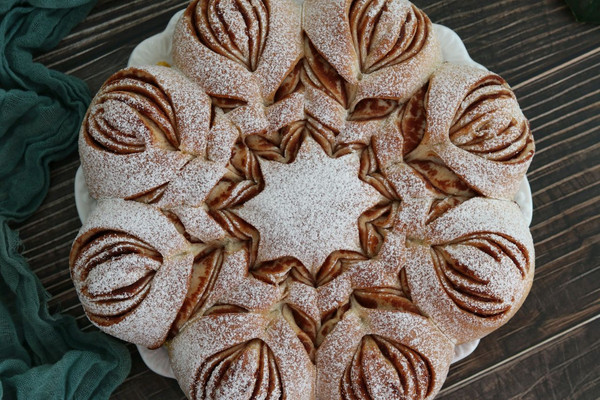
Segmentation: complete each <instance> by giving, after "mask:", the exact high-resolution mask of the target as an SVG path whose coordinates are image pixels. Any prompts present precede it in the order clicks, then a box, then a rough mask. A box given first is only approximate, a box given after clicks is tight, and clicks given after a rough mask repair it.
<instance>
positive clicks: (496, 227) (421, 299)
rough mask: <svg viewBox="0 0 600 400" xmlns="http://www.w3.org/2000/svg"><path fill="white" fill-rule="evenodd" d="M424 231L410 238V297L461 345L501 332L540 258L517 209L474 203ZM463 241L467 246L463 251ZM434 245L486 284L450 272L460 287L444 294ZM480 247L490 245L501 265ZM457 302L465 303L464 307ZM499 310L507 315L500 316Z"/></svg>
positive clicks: (502, 203)
mask: <svg viewBox="0 0 600 400" xmlns="http://www.w3.org/2000/svg"><path fill="white" fill-rule="evenodd" d="M422 205H423V206H426V204H422ZM490 216H493V218H491V217H490ZM420 232H421V233H417V234H414V233H413V234H411V239H410V240H409V242H408V245H409V251H408V255H407V257H406V260H407V261H406V264H407V266H406V272H407V277H408V284H409V286H410V292H411V297H412V299H413V301H414V302H415V304H416V305H417V306H418V307H419V309H420V310H421V311H422V312H423V313H424V314H426V315H428V316H430V317H431V318H432V319H433V321H434V323H435V324H436V325H438V326H439V327H440V329H442V331H443V332H444V333H445V334H446V335H448V336H449V337H450V338H452V339H453V340H454V341H456V342H457V343H463V342H466V341H469V340H474V339H477V338H480V337H482V336H484V335H486V334H487V333H489V332H491V331H493V330H495V329H497V328H498V327H499V326H501V325H503V324H504V323H505V322H506V321H508V319H510V317H512V315H514V313H515V312H516V311H517V310H518V308H519V307H520V305H521V304H522V302H523V301H524V299H525V297H526V295H527V293H528V292H529V288H530V286H531V280H532V278H533V272H534V257H535V256H534V249H533V241H532V239H531V234H530V233H529V230H528V228H527V225H526V223H525V222H524V220H523V217H522V215H521V213H520V211H519V209H518V206H517V205H516V204H514V203H512V202H508V201H500V200H491V199H483V198H473V199H470V200H468V201H466V202H464V203H462V204H460V205H459V206H458V207H455V208H452V209H451V210H449V211H448V212H447V213H446V214H444V215H443V216H441V217H440V218H438V219H436V220H435V221H433V222H432V223H431V224H430V225H429V226H427V227H425V228H424V229H423V228H422V229H421V230H420ZM496 236H498V237H496ZM460 241H463V242H464V243H463V244H462V245H460V246H459V245H457V243H458V242H460ZM465 241H466V242H465ZM496 243H498V244H496ZM511 243H514V244H511ZM430 245H435V246H437V247H439V248H441V249H442V250H443V251H446V252H447V253H448V254H449V255H451V256H452V257H453V258H454V259H455V260H456V261H455V262H456V263H457V265H458V267H457V268H467V269H468V270H469V271H471V273H474V274H475V276H478V277H479V278H480V279H481V281H482V282H483V283H479V284H477V282H476V281H474V280H472V279H467V278H466V277H463V275H461V274H462V273H459V274H458V276H459V277H458V278H456V277H455V276H453V275H455V273H453V272H452V271H449V272H445V274H446V275H447V276H448V277H449V278H451V279H454V280H455V281H456V280H457V279H458V281H460V282H461V285H460V286H459V287H458V289H452V288H446V289H445V288H444V286H443V285H442V282H441V281H440V277H439V276H438V274H437V273H436V269H435V268H434V260H433V258H432V250H431V248H430V247H429V246H430ZM478 245H479V246H482V245H487V246H490V248H491V249H492V251H495V252H497V254H498V255H497V257H499V261H496V260H494V259H492V258H491V257H490V255H488V254H487V253H485V252H484V251H482V250H479V249H478V248H476V247H474V246H478ZM467 246H468V248H467ZM509 252H510V253H509ZM511 257H512V258H511ZM513 259H514V260H515V261H516V262H517V263H518V264H517V265H516V264H515V262H513ZM461 266H462V267H461ZM521 271H524V273H525V276H522V275H521ZM448 274H450V275H448ZM469 281H470V282H469ZM474 288H475V289H476V291H475V293H479V295H475V296H470V295H469V289H471V290H472V289H474ZM481 296H491V298H493V299H494V298H495V299H498V300H499V301H494V302H490V303H486V302H485V301H481V300H480V297H481ZM454 299H457V300H454ZM456 301H460V302H461V303H464V304H463V305H461V306H460V307H459V305H458V304H457V303H456ZM469 310H473V311H469ZM494 310H505V311H504V312H503V313H495V312H494ZM474 311H477V313H478V314H481V313H486V312H493V313H494V314H498V316H496V317H494V318H482V317H480V316H478V314H475V313H474Z"/></svg>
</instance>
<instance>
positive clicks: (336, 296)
mask: <svg viewBox="0 0 600 400" xmlns="http://www.w3.org/2000/svg"><path fill="white" fill-rule="evenodd" d="M404 242H405V237H404V235H402V234H397V233H395V232H390V233H388V235H387V237H386V241H385V242H384V244H383V246H382V248H381V251H380V253H379V254H378V255H377V257H375V258H372V259H370V260H366V261H361V262H357V263H354V264H351V265H350V266H349V267H348V269H347V270H346V271H344V272H343V273H342V274H340V275H339V276H337V277H336V278H335V279H333V280H332V281H331V282H328V283H327V284H325V285H322V286H319V287H318V288H317V295H318V305H319V310H320V312H321V315H325V314H327V313H329V312H331V311H332V310H335V309H336V308H339V307H340V306H341V305H342V304H344V303H347V302H348V300H349V298H350V295H351V294H352V291H353V290H354V289H366V288H373V287H396V286H398V274H399V272H400V269H401V268H402V267H403V266H404V261H405V246H404Z"/></svg>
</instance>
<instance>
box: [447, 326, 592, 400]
mask: <svg viewBox="0 0 600 400" xmlns="http://www.w3.org/2000/svg"><path fill="white" fill-rule="evenodd" d="M598 332H600V317H599V316H596V317H594V318H593V319H591V320H588V321H585V322H583V323H581V324H579V325H575V326H573V327H571V328H570V329H568V330H566V331H564V332H562V333H560V334H559V335H556V336H553V337H551V338H549V339H548V340H545V341H543V342H541V343H539V344H538V345H536V346H534V347H531V348H529V349H527V350H526V351H523V352H521V353H518V354H516V355H515V356H513V357H510V358H507V359H505V360H503V362H502V363H501V364H500V365H498V366H496V367H495V368H493V369H484V370H482V371H480V372H479V373H477V374H476V375H474V376H473V377H472V378H471V379H470V380H469V382H468V383H465V384H463V383H457V384H455V385H451V386H447V387H446V388H444V389H442V391H441V392H440V394H439V395H438V398H439V399H440V400H442V399H443V400H451V399H456V400H459V399H481V398H483V399H488V398H489V399H499V398H501V399H531V400H538V399H544V400H596V399H598V396H599V395H600V363H598V358H599V357H600V335H598Z"/></svg>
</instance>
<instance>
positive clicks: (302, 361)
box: [264, 316, 316, 400]
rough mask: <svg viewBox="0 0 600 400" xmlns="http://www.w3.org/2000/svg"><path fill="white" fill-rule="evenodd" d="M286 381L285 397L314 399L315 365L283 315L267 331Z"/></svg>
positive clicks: (269, 341)
mask: <svg viewBox="0 0 600 400" xmlns="http://www.w3.org/2000/svg"><path fill="white" fill-rule="evenodd" d="M264 340H265V342H266V343H267V344H268V345H269V347H270V348H271V350H272V351H273V354H274V355H275V358H276V359H277V366H278V367H279V372H280V374H281V377H282V379H283V382H284V385H283V386H284V389H285V392H286V396H285V398H287V399H298V400H312V399H314V398H315V397H314V396H315V377H316V371H315V366H314V365H313V364H312V362H311V361H310V358H308V354H307V353H306V350H305V349H304V346H303V345H302V343H301V342H300V340H299V339H298V337H297V336H296V334H295V332H294V330H293V329H292V328H291V327H290V325H289V324H288V323H287V321H286V320H285V319H284V318H283V317H281V316H280V317H278V318H276V319H275V320H273V321H272V322H271V323H270V325H269V329H268V330H267V331H266V332H265V339H264Z"/></svg>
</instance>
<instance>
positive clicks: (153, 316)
mask: <svg viewBox="0 0 600 400" xmlns="http://www.w3.org/2000/svg"><path fill="white" fill-rule="evenodd" d="M193 259H194V256H193V255H192V254H187V255H182V256H178V257H174V258H172V259H166V260H164V261H163V265H162V266H161V268H160V269H159V270H158V271H157V273H156V274H155V275H154V278H153V281H152V284H151V287H150V292H149V293H148V295H147V296H146V297H145V298H144V299H143V300H142V302H141V303H140V304H139V305H138V306H137V307H136V308H135V309H133V310H131V311H129V312H128V314H127V315H126V316H125V317H124V318H123V319H122V320H120V321H119V322H118V323H116V324H113V325H109V326H103V327H102V329H103V330H104V331H105V332H107V333H108V334H111V335H113V336H116V337H118V338H120V339H123V340H125V341H128V342H131V343H136V344H139V345H142V346H146V347H150V348H156V347H159V346H160V345H162V344H163V342H164V340H165V339H166V337H167V334H168V332H169V330H170V329H171V324H172V323H173V321H174V320H175V317H176V316H177V313H178V312H179V309H180V308H181V306H182V304H183V301H184V300H185V295H186V294H187V289H188V281H189V278H190V274H191V269H192V262H193Z"/></svg>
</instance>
